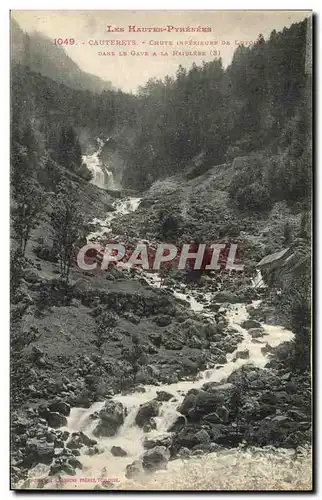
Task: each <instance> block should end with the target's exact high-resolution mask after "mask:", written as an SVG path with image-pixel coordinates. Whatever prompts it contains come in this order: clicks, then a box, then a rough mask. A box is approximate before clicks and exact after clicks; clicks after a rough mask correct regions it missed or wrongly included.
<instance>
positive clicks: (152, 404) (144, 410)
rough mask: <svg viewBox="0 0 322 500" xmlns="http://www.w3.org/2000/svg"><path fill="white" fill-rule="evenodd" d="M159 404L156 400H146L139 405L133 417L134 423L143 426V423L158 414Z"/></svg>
mask: <svg viewBox="0 0 322 500" xmlns="http://www.w3.org/2000/svg"><path fill="white" fill-rule="evenodd" d="M159 406H160V403H159V402H158V401H156V400H152V401H148V402H147V403H144V404H143V405H140V407H139V409H138V412H137V414H136V417H135V423H136V425H137V426H139V427H144V425H145V424H147V423H149V420H150V418H151V417H157V416H158V414H159Z"/></svg>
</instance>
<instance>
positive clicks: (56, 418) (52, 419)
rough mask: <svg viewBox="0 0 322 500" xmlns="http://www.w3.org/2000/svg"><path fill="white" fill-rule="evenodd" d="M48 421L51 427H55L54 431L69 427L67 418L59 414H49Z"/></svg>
mask: <svg viewBox="0 0 322 500" xmlns="http://www.w3.org/2000/svg"><path fill="white" fill-rule="evenodd" d="M46 420H47V422H48V425H49V426H50V427H53V428H54V429H58V428H59V427H63V426H65V425H67V418H66V417H65V415H61V414H60V413H58V412H55V411H53V412H49V413H48V415H47V416H46Z"/></svg>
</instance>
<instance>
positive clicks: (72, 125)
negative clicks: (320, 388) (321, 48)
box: [10, 10, 313, 491]
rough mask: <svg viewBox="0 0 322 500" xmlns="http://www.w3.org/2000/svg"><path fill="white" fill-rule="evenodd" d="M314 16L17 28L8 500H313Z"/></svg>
mask: <svg viewBox="0 0 322 500" xmlns="http://www.w3.org/2000/svg"><path fill="white" fill-rule="evenodd" d="M312 24H313V23H312V12H311V11H304V10H303V11H296V10H293V11H285V10H277V11H274V10H270V11H265V10H256V11H251V10H249V11H247V10H243V11H224V10H222V11H221V10H213V11H161V10H160V11H108V10H105V11H97V10H96V11H95V10H93V11H91V10H86V11H80V10H79V11H78V10H74V11H73V10H71V11H67V10H39V11H35V10H13V11H11V12H10V61H11V75H10V89H11V157H10V163H11V171H10V183H11V186H10V194H11V203H10V205H11V216H10V223H11V252H10V255H11V257H10V258H11V262H10V288H11V290H10V301H11V314H10V316H11V321H10V323H11V324H10V342H11V343H10V352H11V360H10V379H11V384H10V385H11V488H12V489H14V490H39V489H41V490H57V489H60V490H95V491H100V490H103V491H107V490H116V491H123V490H132V491H139V490H159V491H228V490H229V491H266V490H270V491H296V490H297V491H311V490H312V457H311V455H312V410H311V408H312V400H311V398H312V390H311V388H312V378H311V373H312V368H313V367H312V345H311V343H312V340H311V338H312V335H311V209H312V113H313V111H312V64H313V63H312Z"/></svg>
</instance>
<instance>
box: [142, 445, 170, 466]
mask: <svg viewBox="0 0 322 500" xmlns="http://www.w3.org/2000/svg"><path fill="white" fill-rule="evenodd" d="M169 458H170V452H169V450H168V449H167V448H166V447H165V446H156V447H155V448H151V449H150V450H147V451H146V452H145V453H144V455H143V459H142V460H143V467H144V469H146V470H148V471H149V472H153V471H155V470H158V469H166V468H167V463H168V460H169Z"/></svg>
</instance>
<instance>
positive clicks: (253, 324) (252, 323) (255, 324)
mask: <svg viewBox="0 0 322 500" xmlns="http://www.w3.org/2000/svg"><path fill="white" fill-rule="evenodd" d="M261 326H262V325H261V324H260V323H259V321H256V320H255V319H246V320H245V321H244V322H243V323H242V324H241V327H242V328H245V330H250V329H251V328H261Z"/></svg>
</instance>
